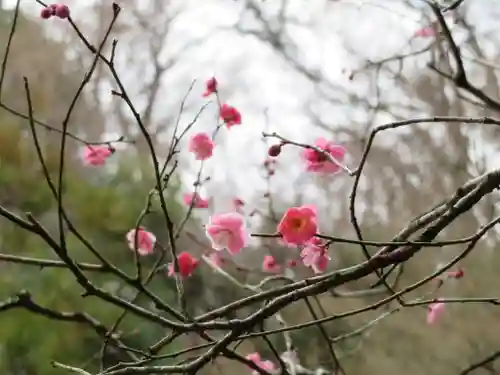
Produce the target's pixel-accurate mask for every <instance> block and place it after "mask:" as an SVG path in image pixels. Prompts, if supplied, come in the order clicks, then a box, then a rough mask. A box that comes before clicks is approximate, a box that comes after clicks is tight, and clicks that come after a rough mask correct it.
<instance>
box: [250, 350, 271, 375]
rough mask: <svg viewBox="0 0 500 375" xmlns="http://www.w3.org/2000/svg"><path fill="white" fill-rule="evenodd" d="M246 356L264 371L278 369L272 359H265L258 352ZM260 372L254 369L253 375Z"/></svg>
mask: <svg viewBox="0 0 500 375" xmlns="http://www.w3.org/2000/svg"><path fill="white" fill-rule="evenodd" d="M245 358H246V359H247V360H249V361H252V362H253V363H255V365H256V366H257V367H259V368H261V369H262V370H264V371H267V372H270V373H273V372H275V371H276V370H277V368H276V365H275V364H274V363H273V362H272V361H268V360H265V361H263V360H262V359H261V358H260V354H259V353H257V352H256V353H252V354H249V355H247V356H246V357H245ZM258 374H259V373H258V372H257V371H252V375H258Z"/></svg>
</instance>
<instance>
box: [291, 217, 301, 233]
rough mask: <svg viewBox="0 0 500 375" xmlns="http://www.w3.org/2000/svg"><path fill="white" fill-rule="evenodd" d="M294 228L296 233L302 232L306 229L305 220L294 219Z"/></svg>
mask: <svg viewBox="0 0 500 375" xmlns="http://www.w3.org/2000/svg"><path fill="white" fill-rule="evenodd" d="M290 224H291V225H292V228H293V229H295V230H296V231H299V230H301V229H302V228H303V227H304V224H305V223H304V220H302V219H301V218H294V219H292V220H291V223H290Z"/></svg>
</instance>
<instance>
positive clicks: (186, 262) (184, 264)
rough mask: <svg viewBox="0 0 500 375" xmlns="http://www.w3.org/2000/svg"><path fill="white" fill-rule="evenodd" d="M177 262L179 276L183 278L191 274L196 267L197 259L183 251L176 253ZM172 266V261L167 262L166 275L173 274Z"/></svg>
mask: <svg viewBox="0 0 500 375" xmlns="http://www.w3.org/2000/svg"><path fill="white" fill-rule="evenodd" d="M177 263H178V264H179V276H180V277H181V278H183V279H184V278H186V277H189V276H191V275H192V274H193V272H194V270H195V269H196V268H197V267H198V264H199V261H198V259H196V258H195V257H194V256H192V255H191V254H189V253H188V252H187V251H183V252H182V253H180V254H179V255H177ZM174 268H175V265H174V262H171V263H169V264H168V276H173V275H174V274H175V270H174Z"/></svg>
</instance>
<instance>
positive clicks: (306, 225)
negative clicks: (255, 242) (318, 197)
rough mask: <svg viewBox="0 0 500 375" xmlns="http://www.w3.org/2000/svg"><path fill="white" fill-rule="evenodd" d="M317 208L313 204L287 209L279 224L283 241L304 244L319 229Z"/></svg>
mask: <svg viewBox="0 0 500 375" xmlns="http://www.w3.org/2000/svg"><path fill="white" fill-rule="evenodd" d="M316 216H317V210H316V207H315V206H313V205H304V206H300V207H291V208H289V209H288V210H286V211H285V214H284V215H283V218H282V219H281V221H280V223H279V224H278V232H279V233H281V235H282V236H283V241H284V242H285V243H289V244H295V245H303V244H305V243H306V242H307V241H309V240H310V239H311V238H313V237H314V235H315V234H316V232H317V231H318V224H317V217H316Z"/></svg>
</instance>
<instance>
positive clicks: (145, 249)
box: [126, 228, 156, 255]
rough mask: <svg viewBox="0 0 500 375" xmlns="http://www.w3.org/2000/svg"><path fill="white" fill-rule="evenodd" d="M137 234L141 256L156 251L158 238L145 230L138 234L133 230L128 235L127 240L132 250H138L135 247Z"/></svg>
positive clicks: (139, 231) (140, 230)
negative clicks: (155, 246)
mask: <svg viewBox="0 0 500 375" xmlns="http://www.w3.org/2000/svg"><path fill="white" fill-rule="evenodd" d="M136 233H137V252H138V253H139V255H149V254H152V253H153V250H154V245H155V243H156V236H155V235H154V234H153V233H151V232H148V231H147V230H145V229H143V228H139V230H138V231H137V232H136V230H135V229H132V230H130V231H129V232H128V233H127V236H126V238H127V242H128V247H129V248H130V250H132V251H134V249H135V248H136V246H135V243H136V242H135V241H136Z"/></svg>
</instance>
